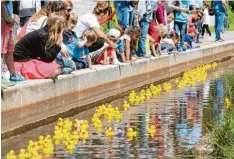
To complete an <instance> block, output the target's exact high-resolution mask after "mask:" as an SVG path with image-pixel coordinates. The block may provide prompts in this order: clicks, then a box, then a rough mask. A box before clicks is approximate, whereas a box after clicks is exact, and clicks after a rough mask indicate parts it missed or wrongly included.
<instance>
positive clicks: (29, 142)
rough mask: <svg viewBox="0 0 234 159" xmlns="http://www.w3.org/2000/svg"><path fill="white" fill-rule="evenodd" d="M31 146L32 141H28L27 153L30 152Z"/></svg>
mask: <svg viewBox="0 0 234 159" xmlns="http://www.w3.org/2000/svg"><path fill="white" fill-rule="evenodd" d="M32 145H33V141H32V140H29V141H28V147H27V148H28V152H29V153H30V152H31V148H32Z"/></svg>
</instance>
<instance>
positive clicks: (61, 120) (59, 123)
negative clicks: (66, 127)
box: [57, 118, 63, 128]
mask: <svg viewBox="0 0 234 159" xmlns="http://www.w3.org/2000/svg"><path fill="white" fill-rule="evenodd" d="M57 126H59V127H60V128H62V127H63V119H62V118H58V121H57Z"/></svg>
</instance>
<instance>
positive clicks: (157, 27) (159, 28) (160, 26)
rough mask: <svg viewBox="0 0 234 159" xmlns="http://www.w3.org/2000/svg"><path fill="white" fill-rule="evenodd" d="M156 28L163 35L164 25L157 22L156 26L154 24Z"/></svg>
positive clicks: (164, 31) (165, 29) (165, 30)
mask: <svg viewBox="0 0 234 159" xmlns="http://www.w3.org/2000/svg"><path fill="white" fill-rule="evenodd" d="M156 29H157V30H158V31H162V33H163V35H166V34H167V28H166V26H164V25H163V24H159V25H158V26H156Z"/></svg>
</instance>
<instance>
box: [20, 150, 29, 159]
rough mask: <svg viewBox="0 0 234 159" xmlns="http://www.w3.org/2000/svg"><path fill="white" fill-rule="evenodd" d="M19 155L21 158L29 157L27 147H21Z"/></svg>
mask: <svg viewBox="0 0 234 159" xmlns="http://www.w3.org/2000/svg"><path fill="white" fill-rule="evenodd" d="M18 157H19V159H26V158H29V155H28V153H26V151H25V149H20V152H19V156H18Z"/></svg>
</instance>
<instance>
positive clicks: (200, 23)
mask: <svg viewBox="0 0 234 159" xmlns="http://www.w3.org/2000/svg"><path fill="white" fill-rule="evenodd" d="M196 29H197V31H198V33H197V38H196V42H199V35H200V33H201V29H202V18H199V20H198V23H197V25H196Z"/></svg>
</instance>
